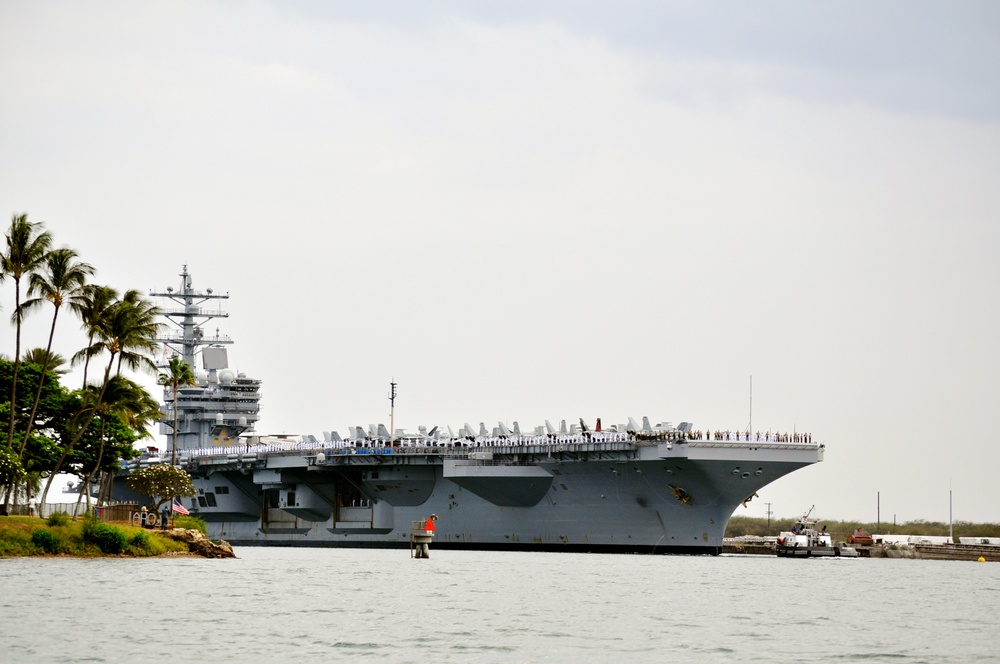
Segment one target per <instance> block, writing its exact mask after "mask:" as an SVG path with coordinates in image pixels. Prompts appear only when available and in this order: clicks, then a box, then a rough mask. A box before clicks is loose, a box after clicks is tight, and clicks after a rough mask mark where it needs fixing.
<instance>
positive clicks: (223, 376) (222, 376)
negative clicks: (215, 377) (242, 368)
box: [219, 369, 236, 385]
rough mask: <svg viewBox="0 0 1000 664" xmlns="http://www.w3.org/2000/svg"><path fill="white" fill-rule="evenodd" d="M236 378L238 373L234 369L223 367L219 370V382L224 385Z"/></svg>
mask: <svg viewBox="0 0 1000 664" xmlns="http://www.w3.org/2000/svg"><path fill="white" fill-rule="evenodd" d="M235 379H236V373H235V372H234V371H233V370H232V369H223V370H222V371H220V372H219V382H220V383H222V384H223V385H230V384H232V382H233V380H235Z"/></svg>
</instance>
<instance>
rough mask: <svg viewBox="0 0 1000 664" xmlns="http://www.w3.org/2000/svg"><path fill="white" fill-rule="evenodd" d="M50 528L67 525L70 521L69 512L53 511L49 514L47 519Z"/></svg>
mask: <svg viewBox="0 0 1000 664" xmlns="http://www.w3.org/2000/svg"><path fill="white" fill-rule="evenodd" d="M45 523H46V524H48V526H49V527H50V528H55V527H56V526H65V525H66V524H67V523H69V514H66V512H53V513H52V514H50V515H49V518H48V519H46V520H45Z"/></svg>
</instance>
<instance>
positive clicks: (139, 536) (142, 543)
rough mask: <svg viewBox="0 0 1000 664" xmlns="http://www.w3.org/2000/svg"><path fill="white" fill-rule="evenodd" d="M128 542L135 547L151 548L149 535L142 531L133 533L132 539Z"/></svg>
mask: <svg viewBox="0 0 1000 664" xmlns="http://www.w3.org/2000/svg"><path fill="white" fill-rule="evenodd" d="M128 543H129V545H131V546H132V547H133V548H136V549H142V550H146V549H148V548H149V535H147V534H146V533H144V532H141V531H140V532H138V533H136V534H135V535H132V539H130V540H129V542H128Z"/></svg>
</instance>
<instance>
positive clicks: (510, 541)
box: [124, 267, 824, 554]
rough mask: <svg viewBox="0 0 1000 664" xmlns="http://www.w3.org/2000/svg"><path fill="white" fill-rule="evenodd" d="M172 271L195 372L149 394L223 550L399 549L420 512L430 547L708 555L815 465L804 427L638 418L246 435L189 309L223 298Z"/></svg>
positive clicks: (241, 386)
mask: <svg viewBox="0 0 1000 664" xmlns="http://www.w3.org/2000/svg"><path fill="white" fill-rule="evenodd" d="M181 278H182V288H181V289H180V290H179V291H177V292H174V291H173V290H172V289H168V290H167V292H165V293H153V294H154V295H157V296H160V297H165V298H168V299H171V300H173V301H174V302H176V303H178V304H180V305H181V306H182V310H180V311H173V312H167V313H166V315H167V317H168V319H170V320H172V321H174V322H175V324H177V326H178V327H179V328H180V330H181V333H180V334H176V335H172V336H169V338H168V337H164V339H162V341H163V342H164V343H165V344H167V345H168V347H169V348H172V349H174V352H176V353H178V354H180V355H182V356H183V357H184V358H185V359H188V360H189V362H190V363H191V365H192V367H197V376H198V381H197V385H195V386H188V387H184V388H181V390H180V393H179V395H178V398H177V402H176V403H174V402H173V394H172V392H171V391H169V390H167V391H165V392H164V401H165V402H166V404H167V406H166V408H165V412H164V416H163V419H162V427H161V432H162V433H164V434H168V441H169V440H170V439H171V436H170V435H169V434H170V433H171V427H172V423H173V421H174V413H173V409H177V415H178V421H179V422H180V424H179V425H178V432H177V433H178V437H177V441H178V442H177V448H178V455H179V456H178V463H179V464H180V465H182V466H183V467H184V468H185V469H186V470H187V471H188V472H190V473H191V475H192V477H193V479H194V483H195V487H196V491H197V495H196V496H195V497H194V498H193V499H192V498H185V499H183V502H184V506H185V507H187V508H188V509H189V510H190V511H191V513H192V514H194V515H196V516H199V517H201V518H202V519H204V520H205V521H206V523H207V524H208V529H209V535H210V536H211V537H213V538H224V539H226V540H228V541H230V542H231V543H233V544H236V545H286V546H295V545H300V546H353V547H366V546H367V547H388V546H398V547H406V546H408V541H409V530H410V525H411V522H412V521H415V520H419V519H426V518H427V517H428V515H430V514H436V515H438V517H439V520H438V521H437V536H436V540H435V548H438V549H448V548H470V549H501V550H560V551H603V552H650V553H712V554H716V553H719V552H721V550H722V536H723V533H724V531H725V527H726V523H727V522H728V520H729V517H730V515H731V514H732V513H733V511H734V510H735V509H736V507H738V506H739V505H740V504H745V503H746V502H747V501H748V500H750V499H752V498H753V497H754V496H755V495H756V493H757V492H758V491H759V490H760V489H761V488H762V487H764V486H765V485H767V484H769V483H771V482H773V481H775V480H776V479H778V478H780V477H782V476H783V475H786V474H788V473H790V472H792V471H794V470H796V469H798V468H802V467H804V466H807V465H810V464H813V463H816V462H818V461H822V459H823V453H824V446H823V445H822V444H821V443H818V442H813V441H812V439H811V436H805V435H801V434H799V435H794V436H779V435H770V434H751V433H748V432H742V433H741V432H735V431H726V432H722V431H714V432H708V431H704V432H703V431H699V430H696V429H695V428H694V426H693V425H692V424H690V423H687V422H681V423H679V424H678V425H677V426H674V425H673V424H671V423H669V422H660V423H657V424H651V423H650V421H649V419H648V418H642V422H641V423H639V422H637V421H635V420H634V419H632V418H626V419H627V422H626V423H623V424H615V425H612V426H607V427H602V426H601V422H600V420H596V421H595V423H594V424H593V425H590V424H588V423H587V422H585V421H584V420H582V419H581V420H580V424H579V425H570V426H567V425H566V423H565V421H563V422H562V423H561V424H560V426H559V427H558V428H557V427H554V426H552V425H551V424H549V423H548V422H546V423H545V425H543V426H539V427H535V428H533V429H532V430H530V431H525V432H522V431H521V428H520V427H519V426H518V425H517V424H516V423H515V424H513V425H512V426H510V427H508V426H506V425H504V424H503V423H498V425H497V426H496V427H492V428H487V427H486V426H485V425H484V424H482V423H480V425H479V427H478V430H474V429H473V427H471V426H470V425H468V424H466V425H463V426H462V427H459V428H458V431H457V432H454V431H453V430H452V429H451V428H450V427H432V428H430V429H429V430H427V429H424V428H423V427H422V428H421V431H420V432H419V433H417V434H407V433H406V432H405V431H392V432H390V431H389V430H387V429H386V428H385V427H384V426H383V425H369V426H368V428H367V429H366V428H364V427H361V426H356V427H352V428H351V429H350V431H349V432H347V434H346V435H344V436H341V435H340V434H339V433H338V432H335V431H330V432H324V433H323V435H322V437H321V438H320V437H316V436H311V435H310V436H297V437H293V438H282V437H271V436H262V435H259V434H257V433H255V432H254V423H255V422H257V420H258V416H259V400H260V381H259V380H256V379H251V378H248V377H246V376H244V375H243V374H236V373H235V372H233V371H232V370H231V369H229V367H228V361H227V356H226V353H225V345H227V344H229V343H231V340H229V338H228V337H222V336H220V335H219V334H218V332H216V333H215V334H214V336H206V335H205V333H204V329H203V324H204V322H205V321H207V320H211V319H213V318H217V317H221V316H224V314H223V313H222V312H221V309H214V308H212V309H209V308H206V307H203V306H202V305H204V304H205V303H206V302H215V301H217V300H220V299H225V298H226V297H228V294H226V295H215V294H213V293H212V291H205V292H198V291H195V290H193V288H192V285H191V275H189V274H188V272H187V269H186V267H185V269H184V270H183V272H182V273H181ZM146 462H148V460H147V461H146ZM140 463H143V462H133V463H132V464H130V465H129V466H128V467H127V468H126V469H125V471H124V472H125V473H127V472H129V470H130V469H134V468H137V467H139V465H140Z"/></svg>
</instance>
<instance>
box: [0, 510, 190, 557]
mask: <svg viewBox="0 0 1000 664" xmlns="http://www.w3.org/2000/svg"><path fill="white" fill-rule="evenodd" d="M184 527H194V526H184ZM187 550H188V548H187V545H185V544H184V543H182V542H176V541H174V540H172V539H169V538H166V537H162V536H160V535H159V533H157V532H156V531H155V530H147V529H144V528H139V527H136V526H130V525H127V524H108V523H103V522H100V521H96V520H93V519H81V520H79V521H71V520H69V519H65V520H64V519H59V518H55V519H53V518H51V517H50V518H49V519H47V520H46V519H39V518H36V517H31V516H5V517H0V558H12V557H18V556H52V555H64V556H82V557H88V558H89V557H98V556H107V555H122V556H133V557H147V556H160V555H163V554H167V553H187Z"/></svg>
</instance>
